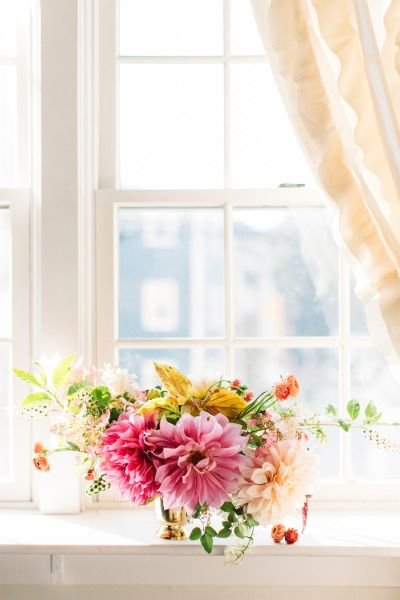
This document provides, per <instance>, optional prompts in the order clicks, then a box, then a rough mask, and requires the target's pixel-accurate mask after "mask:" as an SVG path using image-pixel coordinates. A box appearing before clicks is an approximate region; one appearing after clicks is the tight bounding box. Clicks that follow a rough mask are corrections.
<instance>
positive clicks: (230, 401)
mask: <svg viewBox="0 0 400 600" xmlns="http://www.w3.org/2000/svg"><path fill="white" fill-rule="evenodd" d="M246 406H247V402H246V401H245V400H243V398H241V397H240V396H238V395H237V394H235V392H232V391H231V390H226V389H224V388H217V389H216V390H214V391H213V392H211V394H210V395H209V396H208V397H207V398H206V399H205V400H204V402H203V406H202V408H203V409H204V410H206V411H207V412H209V413H211V414H212V415H216V414H217V413H222V414H223V415H225V416H226V417H228V419H234V418H235V417H237V416H238V415H239V414H240V413H241V412H242V410H243V409H244V408H246Z"/></svg>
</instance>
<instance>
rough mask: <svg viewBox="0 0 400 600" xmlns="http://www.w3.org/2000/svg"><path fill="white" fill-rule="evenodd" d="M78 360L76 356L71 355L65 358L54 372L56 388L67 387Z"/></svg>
mask: <svg viewBox="0 0 400 600" xmlns="http://www.w3.org/2000/svg"><path fill="white" fill-rule="evenodd" d="M75 359H76V355H75V354H69V355H68V356H66V357H65V358H63V359H62V360H61V361H60V362H59V363H58V365H57V366H56V367H55V368H54V371H53V383H54V385H55V387H56V388H59V387H61V386H62V385H65V384H66V383H67V381H68V377H69V374H70V373H71V367H72V365H73V363H74V361H75Z"/></svg>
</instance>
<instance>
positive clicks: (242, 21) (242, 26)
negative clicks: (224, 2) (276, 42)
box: [231, 0, 264, 56]
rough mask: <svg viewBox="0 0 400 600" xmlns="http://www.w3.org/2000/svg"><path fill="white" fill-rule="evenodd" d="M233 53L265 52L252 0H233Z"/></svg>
mask: <svg viewBox="0 0 400 600" xmlns="http://www.w3.org/2000/svg"><path fill="white" fill-rule="evenodd" d="M231 53H232V54H241V55H242V56H243V55H249V54H250V55H260V54H261V55H263V54H264V46H263V43H262V41H261V37H260V34H259V33H258V29H257V25H256V20H255V18H254V14H253V10H252V8H251V0H231Z"/></svg>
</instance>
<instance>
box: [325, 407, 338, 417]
mask: <svg viewBox="0 0 400 600" xmlns="http://www.w3.org/2000/svg"><path fill="white" fill-rule="evenodd" d="M325 411H326V414H327V415H333V416H334V417H335V416H336V414H337V411H336V408H335V407H334V406H333V404H328V406H327V407H326V409H325Z"/></svg>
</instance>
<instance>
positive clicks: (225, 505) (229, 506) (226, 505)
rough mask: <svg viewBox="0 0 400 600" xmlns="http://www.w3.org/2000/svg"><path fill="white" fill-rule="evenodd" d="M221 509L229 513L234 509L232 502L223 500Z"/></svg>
mask: <svg viewBox="0 0 400 600" xmlns="http://www.w3.org/2000/svg"><path fill="white" fill-rule="evenodd" d="M221 510H222V511H223V512H227V513H230V512H232V511H234V510H235V507H234V505H233V504H232V502H224V503H223V505H222V506H221Z"/></svg>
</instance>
